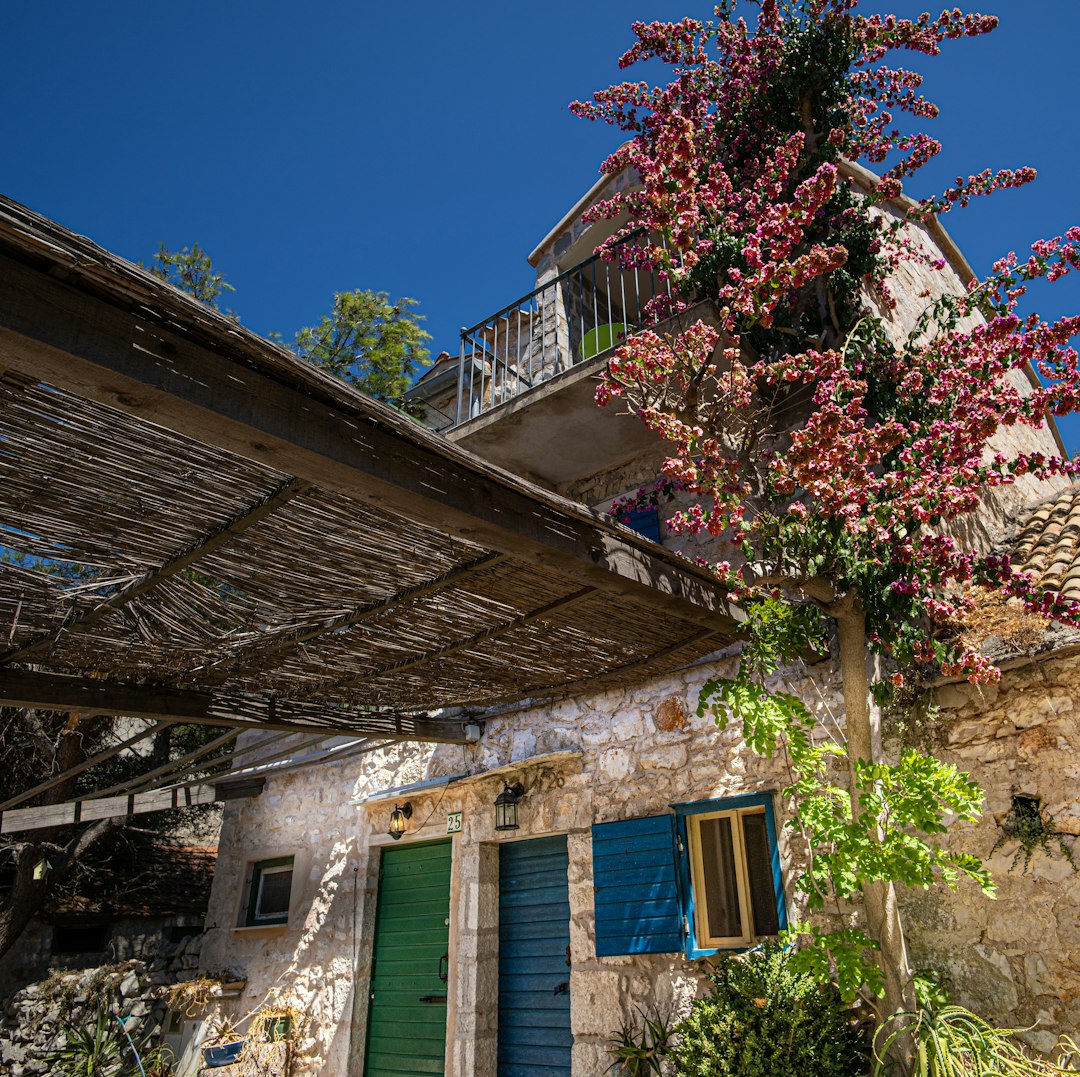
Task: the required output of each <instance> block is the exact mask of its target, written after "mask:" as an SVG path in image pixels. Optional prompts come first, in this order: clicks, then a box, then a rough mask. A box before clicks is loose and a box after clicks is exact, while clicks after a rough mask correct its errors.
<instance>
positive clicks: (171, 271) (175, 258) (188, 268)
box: [149, 243, 236, 310]
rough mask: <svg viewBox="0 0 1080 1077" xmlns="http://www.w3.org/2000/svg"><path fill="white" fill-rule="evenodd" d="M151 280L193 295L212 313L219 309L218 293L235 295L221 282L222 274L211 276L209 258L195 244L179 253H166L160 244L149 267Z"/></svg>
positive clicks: (231, 288) (211, 266)
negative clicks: (165, 283) (153, 278)
mask: <svg viewBox="0 0 1080 1077" xmlns="http://www.w3.org/2000/svg"><path fill="white" fill-rule="evenodd" d="M149 268H150V272H151V273H153V274H154V276H155V277H159V278H160V279H161V280H163V281H168V283H169V284H171V285H173V287H175V288H179V289H180V290H181V291H182V292H187V293H188V295H190V296H194V297H195V298H196V299H198V300H199V301H200V302H202V303H205V304H206V305H207V306H209V307H213V308H214V310H219V309H220V308H219V307H218V297H219V296H220V295H221V293H222V292H235V291H236V289H235V288H234V287H233V286H232V285H231V284H230V283H229V282H228V281H227V280H226V279H225V274H224V273H215V272H214V266H213V263H212V262H211V261H210V255H208V254H207V253H206V251H204V250H203V249H202V248H201V247H200V246H199V245H198V243H193V244H192V245H191V247H190V248H188V247H184V248H183V250H179V251H170V250H167V249H166V247H165V244H164V243H162V244H161V247H160V249H159V250H158V252H157V254H155V255H154V264H153V265H152V266H150V267H149Z"/></svg>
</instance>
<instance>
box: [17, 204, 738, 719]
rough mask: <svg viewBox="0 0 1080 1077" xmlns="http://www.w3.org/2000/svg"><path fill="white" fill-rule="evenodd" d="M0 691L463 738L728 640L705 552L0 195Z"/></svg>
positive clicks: (63, 704) (80, 704)
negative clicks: (601, 506)
mask: <svg viewBox="0 0 1080 1077" xmlns="http://www.w3.org/2000/svg"><path fill="white" fill-rule="evenodd" d="M0 545H3V546H5V547H8V548H9V549H11V550H14V551H17V553H18V554H20V555H23V556H22V557H19V558H16V559H14V560H8V561H5V562H4V563H3V564H0V651H2V653H0V704H6V705H19V706H36V707H48V708H53V709H75V710H83V711H91V712H92V711H97V712H101V713H116V714H126V715H132V716H136V717H145V718H151V719H182V720H186V721H201V722H206V723H211V724H221V725H234V726H243V725H256V726H261V727H265V728H273V729H282V730H307V731H310V730H337V731H344V732H349V733H355V734H363V735H370V736H378V737H388V738H391V739H394V738H407V739H420V740H458V739H460V737H461V733H460V725H459V724H457V723H452V722H447V721H445V720H440V719H439V718H437V717H432V713H431V712H433V711H436V710H439V709H442V708H448V707H454V706H464V707H483V706H486V705H489V704H493V703H495V702H499V701H506V700H514V699H523V698H527V697H533V696H548V695H563V694H568V693H573V692H578V691H582V690H585V689H587V688H590V687H594V686H595V687H601V686H605V685H619V684H627V683H632V682H635V681H640V680H641V679H643V678H646V677H649V676H652V675H655V674H660V673H663V672H665V671H669V670H671V669H674V668H677V667H679V666H682V665H685V664H687V663H689V662H691V661H693V660H695V659H697V658H700V657H701V656H703V655H705V654H707V653H709V652H710V651H713V650H715V649H717V648H718V647H720V646H722V645H723V644H725V643H726V642H728V641H729V640H730V639H731V637H732V633H733V631H734V620H733V617H732V614H731V611H730V610H729V609H728V607H727V605H726V603H725V598H724V594H723V592H722V589H720V588H719V587H718V586H717V585H716V584H715V582H714V581H712V580H711V579H710V578H709V577H708V576H707V575H706V574H705V573H702V572H700V571H698V570H697V569H696V568H694V567H693V566H691V565H689V564H688V563H686V562H683V561H680V560H679V559H677V558H676V557H675V556H673V555H672V554H670V553H668V552H666V551H664V550H662V549H661V548H659V547H657V546H655V545H654V544H652V543H650V542H649V541H647V540H645V539H643V538H641V537H639V536H637V535H636V534H635V533H633V532H632V531H630V530H629V529H627V528H624V527H621V526H620V525H619V524H617V523H615V522H614V521H612V520H611V519H609V518H607V517H603V516H601V515H598V514H596V513H593V512H591V511H590V510H588V509H587V508H585V507H584V506H581V505H577V504H574V503H572V502H569V501H566V500H564V499H562V498H559V497H557V496H555V495H553V494H551V493H548V492H546V491H544V490H542V489H539V488H538V487H535V486H532V485H530V484H528V483H526V482H524V481H522V480H521V479H519V478H517V477H515V476H512V475H510V474H508V473H506V472H504V471H501V470H500V469H498V468H496V467H494V466H492V465H490V464H487V463H485V462H484V461H482V460H480V459H479V458H476V457H473V456H471V455H469V454H468V453H466V452H464V451H463V450H461V449H458V448H455V447H454V446H453V445H451V444H449V443H448V442H446V441H445V440H443V439H442V438H440V437H438V436H437V435H434V434H432V433H430V432H429V431H427V430H425V429H423V428H422V427H420V426H419V425H418V424H417V423H415V422H413V421H412V420H411V419H409V418H407V417H406V416H403V415H401V414H399V413H398V412H396V411H394V410H393V409H391V408H388V407H384V406H382V405H380V404H378V403H376V402H374V401H372V400H370V399H368V398H367V397H364V396H363V395H361V394H359V393H357V392H355V391H353V390H352V389H350V388H349V387H348V386H345V385H343V384H341V383H339V382H337V381H335V380H333V379H331V378H329V377H327V376H324V375H323V374H321V373H320V372H319V371H317V370H315V369H313V368H312V367H310V366H309V365H307V364H305V363H303V362H301V361H300V360H298V359H297V358H296V357H295V356H293V355H291V354H290V353H288V352H286V351H284V350H282V349H281V348H279V347H276V346H275V345H273V344H271V343H269V342H268V341H266V340H263V339H261V338H259V337H257V336H256V335H255V334H253V333H251V332H249V331H247V330H245V329H244V328H243V327H241V326H239V325H237V324H236V323H234V322H233V321H231V320H230V319H228V318H227V317H225V316H223V315H221V314H219V313H217V312H216V311H213V310H211V309H209V308H208V307H206V306H205V305H203V304H201V303H198V302H196V301H195V300H193V299H191V298H190V297H188V296H186V295H184V294H183V293H181V292H179V291H177V290H176V289H174V288H171V287H170V286H168V285H166V284H164V283H163V282H162V281H160V280H157V279H156V278H155V277H153V276H152V275H150V274H149V273H147V272H145V271H143V270H141V269H140V268H138V267H136V266H133V265H131V264H130V263H128V262H126V261H124V260H122V259H120V258H117V257H116V256H114V255H112V254H109V253H108V252H107V251H105V250H103V249H101V248H100V247H97V246H95V245H94V244H93V243H91V242H89V241H88V240H87V239H85V238H82V237H79V236H76V235H74V234H73V233H71V232H69V231H67V230H65V229H64V228H62V227H60V226H58V225H57V224H55V223H53V222H51V221H48V220H46V219H44V218H42V217H40V216H38V215H37V214H35V213H33V212H32V211H30V210H28V209H26V208H25V207H23V206H20V205H18V204H17V203H14V202H11V201H9V200H5V199H0Z"/></svg>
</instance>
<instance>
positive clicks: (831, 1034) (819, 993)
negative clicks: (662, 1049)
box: [671, 943, 870, 1077]
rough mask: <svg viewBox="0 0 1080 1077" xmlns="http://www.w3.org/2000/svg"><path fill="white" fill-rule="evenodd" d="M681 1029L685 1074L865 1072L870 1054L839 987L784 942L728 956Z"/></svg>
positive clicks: (679, 1060)
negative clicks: (795, 962)
mask: <svg viewBox="0 0 1080 1077" xmlns="http://www.w3.org/2000/svg"><path fill="white" fill-rule="evenodd" d="M711 980H712V985H713V986H712V993H711V994H710V995H709V996H708V997H706V998H702V999H697V1000H696V1001H695V1002H694V1004H693V1006H692V1008H691V1011H690V1015H689V1016H688V1017H687V1018H686V1019H685V1020H683V1021H681V1022H680V1023H679V1024H678V1025H677V1026H676V1028H675V1030H674V1032H675V1036H676V1037H677V1043H676V1046H675V1047H674V1049H673V1050H672V1052H671V1057H672V1059H673V1060H674V1062H675V1072H676V1073H677V1074H679V1077H865V1074H866V1073H867V1072H868V1071H869V1069H870V1051H869V1047H868V1045H867V1042H866V1039H865V1037H864V1036H863V1034H862V1032H861V1031H860V1030H859V1029H858V1027H857V1026H856V1023H855V1021H854V1019H853V1017H852V1014H851V1010H850V1009H849V1008H847V1007H846V1006H845V1005H844V1004H843V1003H842V1002H841V1000H840V995H839V993H838V992H837V991H836V989H835V988H834V987H833V986H832V985H830V984H826V985H823V984H821V983H820V982H819V981H817V980H815V979H814V978H813V977H812V976H810V975H809V974H807V973H796V972H793V971H792V970H791V969H790V967H789V955H788V953H787V952H786V951H785V950H784V948H783V947H782V946H781V945H780V944H778V943H772V944H769V945H767V946H765V947H763V948H762V949H761V950H758V951H754V952H753V953H750V954H746V955H741V956H738V957H731V958H727V959H726V960H725V961H724V962H723V964H721V965H720V967H719V968H718V969H717V971H716V972H715V973H714V974H713V975H712V977H711Z"/></svg>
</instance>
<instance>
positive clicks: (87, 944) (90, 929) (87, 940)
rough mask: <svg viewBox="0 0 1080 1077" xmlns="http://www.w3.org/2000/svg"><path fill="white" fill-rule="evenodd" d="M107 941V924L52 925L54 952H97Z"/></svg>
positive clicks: (103, 947)
mask: <svg viewBox="0 0 1080 1077" xmlns="http://www.w3.org/2000/svg"><path fill="white" fill-rule="evenodd" d="M108 942H109V925H108V924H65V925H63V926H54V927H53V936H52V952H53V953H54V954H99V953H101V952H102V951H103V950H104V949H105V947H106V946H107V945H108Z"/></svg>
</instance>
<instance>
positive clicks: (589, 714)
mask: <svg viewBox="0 0 1080 1077" xmlns="http://www.w3.org/2000/svg"><path fill="white" fill-rule="evenodd" d="M733 669H734V659H733V658H727V659H722V660H721V662H720V664H719V665H717V664H716V663H709V664H708V665H702V666H700V667H698V668H697V669H695V670H691V671H688V672H687V673H686V674H685V675H683V676H681V677H678V678H675V679H668V680H664V681H662V682H656V683H653V684H650V685H643V686H641V687H640V688H637V689H633V690H619V691H611V692H606V693H603V694H601V695H596V696H593V697H591V698H587V699H581V700H574V701H565V702H562V703H558V704H554V705H548V706H544V707H538V708H533V709H526V710H522V711H514V712H510V713H507V714H505V715H504V716H502V717H500V718H496V719H493V720H490V721H489V722H488V723H487V726H486V729H485V733H484V736H483V738H482V739H481V741H480V742H479V743H478V744H477V745H475V746H469V747H466V748H462V747H460V746H437V747H434V748H422V747H414V748H411V749H410V748H395V749H388V750H385V751H379V752H375V753H372V754H370V755H368V756H365V757H362V759H361V761H360V763H359V764H355V763H353V764H350V763H348V762H345V763H342V764H338V765H334V766H323V767H319V768H313V769H311V770H307V771H299V772H295V773H293V774H291V775H286V776H283V777H281V778H271V779H270V780H269V781H268V783H267V787H266V791H265V792H264V793H263V794H262V796H260V797H258V798H255V799H253V800H250V801H245V802H237V803H234V804H231V805H229V806H228V808H227V809H226V817H225V822H224V827H223V831H222V838H221V843H220V850H221V851H220V853H219V863H218V871H217V875H216V878H215V887H214V894H213V897H212V899H211V908H210V914H209V920H210V923H211V925H212V926H211V927H210V929H209V930H208V933H207V941H206V945H205V950H204V957H203V964H204V967H206V968H212V967H218V966H221V965H228V966H229V967H231V968H234V969H236V970H237V971H238V972H240V973H242V974H243V975H244V976H246V977H247V978H248V984H247V987H246V989H245V992H244V995H243V997H242V998H241V999H239V1000H238V1001H237V1003H236V1005H235V1008H234V1010H233V1012H234V1013H236V1014H243V1013H247V1012H250V1011H251V1010H252V1009H254V1008H255V1007H257V1006H258V1004H259V1002H260V1001H261V1000H262V999H264V998H266V997H267V996H268V995H271V994H277V995H278V996H279V997H284V998H287V999H288V1000H289V1001H291V1002H292V1003H293V1004H295V1005H298V1006H300V1007H301V1008H303V1009H304V1010H305V1011H306V1012H307V1013H309V1014H310V1016H311V1018H312V1024H311V1027H310V1030H309V1031H310V1035H309V1037H308V1039H307V1041H306V1042H304V1043H302V1044H300V1050H299V1058H298V1062H297V1066H298V1067H299V1068H298V1070H297V1072H312V1073H320V1074H325V1075H327V1077H334V1075H344V1074H345V1073H347V1072H358V1071H359V1065H360V1060H361V1059H360V1056H361V1053H362V1048H363V1043H364V1024H365V1021H366V1007H367V982H366V974H365V970H366V968H367V966H368V965H369V963H370V953H371V944H372V935H373V931H374V917H375V907H376V897H377V878H378V852H379V849H380V848H381V847H382V846H383V845H385V844H388V843H389V842H390V838H389V837H388V836H387V835H386V834H385V829H386V826H387V820H388V818H389V812H390V808H391V807H392V803H393V802H392V801H387V800H376V801H373V802H371V803H368V804H366V805H361V806H357V805H355V804H354V803H353V801H354V800H355V799H356V798H357V797H359V796H361V795H363V794H365V793H370V792H376V791H378V790H380V789H386V788H393V787H396V786H400V785H403V784H406V783H408V782H411V781H416V780H420V779H425V778H433V777H438V776H440V775H450V774H454V775H457V774H463V773H464V774H467V775H469V777H467V778H465V779H464V780H460V781H455V782H453V783H452V784H450V785H448V786H446V787H444V788H434V789H432V790H431V791H427V792H424V791H420V792H417V791H412V792H409V793H408V794H407V799H408V800H409V801H410V802H411V804H412V806H413V817H412V822H411V830H410V833H409V835H408V836H407V837H406V838H405V839H404V840H405V841H409V840H418V839H419V840H423V839H428V838H433V837H440V836H443V835H444V834H445V832H446V816H447V814H448V813H451V812H458V811H460V812H462V813H463V826H462V831H461V833H460V834H459V835H457V836H456V837H455V838H454V842H455V853H454V860H455V865H454V879H453V883H452V890H451V925H452V927H451V954H452V959H451V977H450V984H449V986H448V992H449V999H450V1001H449V1006H448V1020H449V1029H450V1036H449V1050H448V1063H447V1072H448V1073H452V1074H457V1075H459V1077H472V1075H473V1074H476V1075H484V1074H489V1073H494V1050H495V1043H496V1039H495V1037H496V1014H497V1000H496V995H495V991H496V987H497V964H496V962H497V943H496V942H495V941H494V940H495V939H496V938H497V908H498V899H497V879H498V857H497V847H498V844H499V842H500V841H504V840H507V836H506V835H499V834H497V833H496V832H495V831H494V818H493V808H492V805H493V802H494V799H495V796H496V794H497V793H498V792H499V790H500V789H501V787H502V778H503V777H504V776H505V774H506V773H507V772H505V771H500V773H497V774H492V773H490V772H491V771H492V770H495V769H496V768H505V767H507V766H511V767H512V768H513V773H514V775H515V779H516V780H521V781H522V782H523V783H524V785H525V788H526V794H525V798H524V800H523V802H522V806H521V830H520V831H518V832H517V833H515V834H513V835H510V836H509V837H510V838H511V840H517V839H520V838H528V837H534V836H541V835H546V834H559V833H565V834H567V835H568V846H569V856H570V868H569V886H570V904H571V953H572V969H571V1012H572V1020H573V1024H574V1029H575V1046H574V1066H575V1073H580V1074H593V1073H596V1074H599V1073H602V1072H603V1071H604V1070H605V1069H606V1067H607V1065H608V1064H609V1062H610V1059H609V1058H608V1056H607V1054H606V1051H605V1049H604V1047H605V1044H606V1042H607V1040H608V1038H609V1036H610V1034H611V1032H612V1031H613V1030H614V1029H616V1028H618V1027H619V1026H620V1025H621V1024H622V1023H623V1022H624V1021H629V1020H632V1019H633V1017H634V1015H635V1012H636V1011H635V1008H634V1007H635V1005H642V1006H645V1005H650V1006H651V1005H657V1006H660V1007H661V1009H662V1010H663V1009H667V1008H669V1007H670V1006H672V1005H674V1004H676V1003H682V1002H685V1000H687V999H688V998H689V997H691V996H692V994H693V993H694V991H695V990H696V989H697V985H698V984H699V983H700V981H701V979H702V976H703V973H704V971H705V969H706V966H704V965H703V964H700V963H691V962H687V961H686V960H684V959H683V958H682V957H681V956H676V955H660V956H654V957H648V958H599V959H598V958H597V957H596V955H595V945H594V941H593V896H592V863H591V834H590V828H591V826H592V824H593V823H596V822H604V821H609V820H613V819H622V818H632V817H634V816H640V815H649V814H656V813H660V812H665V811H667V810H668V805H670V804H671V803H673V802H676V801H686V800H693V799H708V798H713V797H718V796H724V795H730V794H739V793H749V792H756V791H761V790H766V789H778V788H779V787H780V786H781V785H782V784H783V781H784V775H783V773H782V770H781V768H780V766H779V763H778V762H777V761H772V762H764V761H760V760H756V759H755V758H753V757H751V756H749V755H747V753H746V752H745V751H744V750H743V749H742V747H741V745H740V743H739V738H738V736H737V735H736V733H735V732H734V731H732V730H729V731H727V732H725V733H720V732H719V731H718V730H717V729H716V728H715V727H714V726H713V725H712V724H711V723H710V722H708V721H706V720H704V719H700V718H698V717H696V716H695V715H694V714H693V709H694V706H695V704H696V697H697V693H698V690H699V689H700V686H701V684H702V683H703V681H704V680H705V679H706V677H707V676H708V675H714V674H715V673H716V672H719V671H727V672H729V673H730V672H732V671H733ZM811 678H812V680H813V684H811ZM792 683H793V684H795V685H796V687H797V688H801V689H802V690H803V691H804V692H806V693H807V694H809V695H810V696H811V697H812V703H813V705H814V706H815V707H816V708H818V709H822V708H825V707H832V708H833V709H835V708H836V706H837V688H836V683H835V678H834V676H833V675H832V673H831V671H829V670H828V669H815V670H814V672H813V673H812V674H810V673H808V672H807V671H800V672H799V674H798V675H797V676H794V677H793V681H792ZM781 841H782V844H783V846H784V856H785V861H786V860H787V859H788V856H789V854H788V851H787V847H786V844H787V843H786V837H784V838H782V839H781ZM288 853H291V854H292V855H294V856H295V857H296V864H297V868H296V871H297V879H298V882H297V883H296V884H294V902H293V909H292V911H291V913H290V922H289V924H288V926H286V927H278V928H243V927H238V926H236V925H237V922H238V919H239V916H240V909H241V905H242V903H243V902H244V900H245V877H246V876H245V871H246V868H247V866H248V865H249V864H250V863H251V862H253V861H255V860H259V859H266V858H269V857H270V856H276V855H284V854H288ZM354 968H356V969H358V970H359V972H360V974H359V978H358V979H357V981H356V982H355V984H354V982H353V975H352V970H353V969H354ZM350 1026H351V1028H350ZM350 1032H351V1035H350ZM350 1060H351V1061H350ZM305 1067H307V1069H305Z"/></svg>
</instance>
